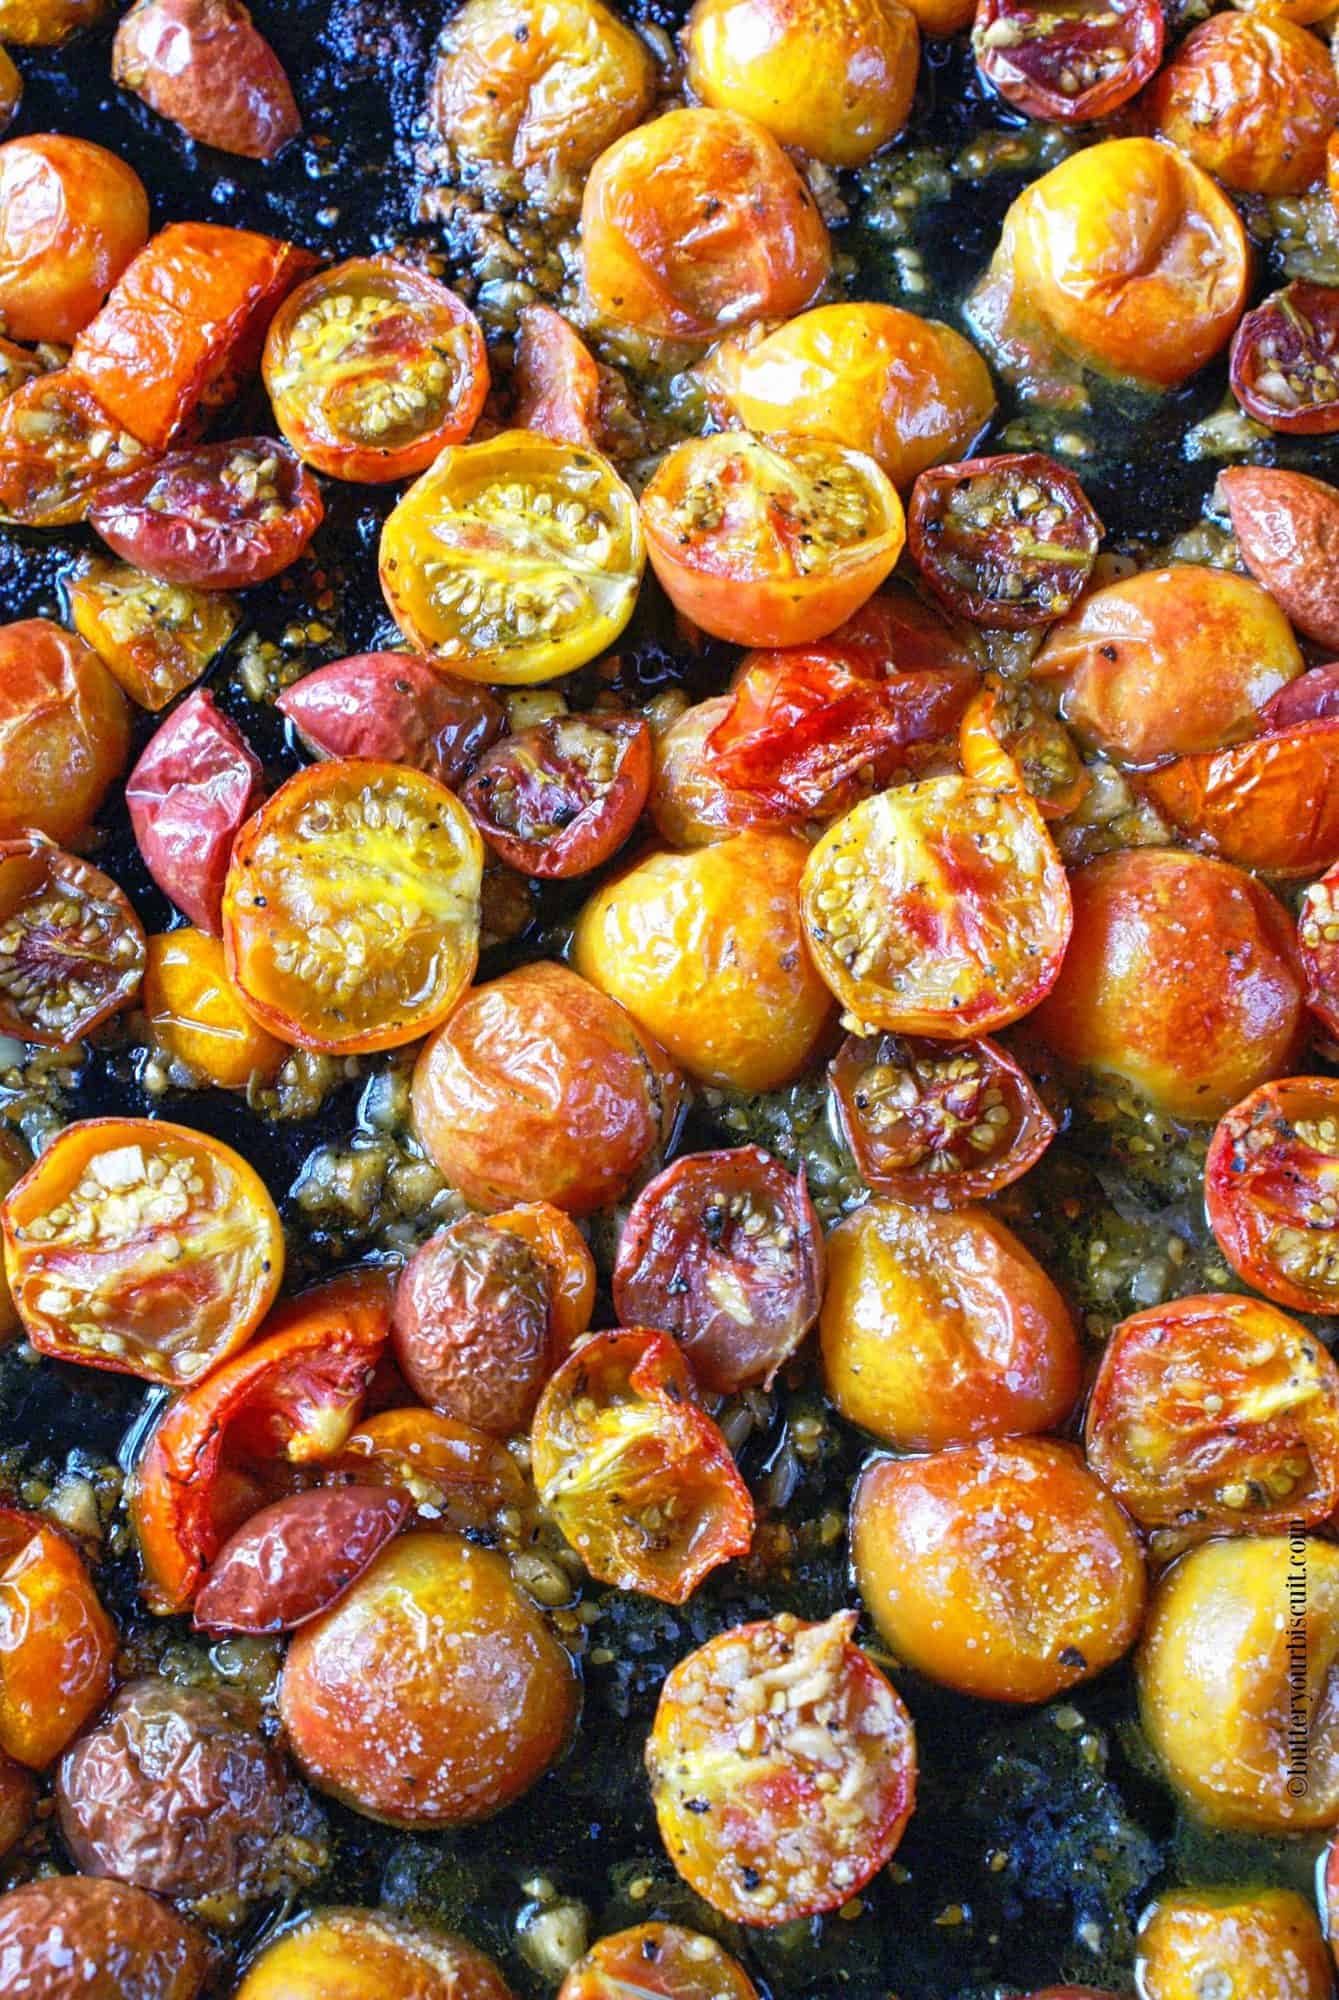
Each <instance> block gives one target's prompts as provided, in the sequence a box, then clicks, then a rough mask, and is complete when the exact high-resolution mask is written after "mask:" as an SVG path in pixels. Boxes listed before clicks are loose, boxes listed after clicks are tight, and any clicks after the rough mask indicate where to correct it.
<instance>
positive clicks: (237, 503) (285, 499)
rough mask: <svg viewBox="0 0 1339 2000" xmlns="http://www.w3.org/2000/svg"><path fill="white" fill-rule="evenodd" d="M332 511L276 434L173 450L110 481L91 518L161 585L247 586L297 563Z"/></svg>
mask: <svg viewBox="0 0 1339 2000" xmlns="http://www.w3.org/2000/svg"><path fill="white" fill-rule="evenodd" d="M324 516H325V506H324V503H323V501H322V499H321V492H320V488H319V487H318V486H317V484H316V481H315V480H314V479H313V478H312V476H311V474H310V473H309V472H308V471H307V470H306V469H305V467H304V466H303V465H301V464H300V462H299V461H298V459H297V458H296V457H295V456H294V455H293V453H292V452H291V451H289V450H288V449H287V447H286V446H284V445H281V444H276V443H275V441H274V440H273V439H272V438H261V437H253V438H229V439H228V440H227V442H226V443H223V444H205V445H192V446H191V447H189V448H188V449H187V450H184V451H177V452H170V453H169V454H168V456H167V457H166V458H160V459H157V460H156V461H154V462H153V463H152V464H149V465H146V466H144V467H143V468H142V469H141V470H140V471H138V472H128V473H126V474H125V475H124V476H123V477H122V478H120V479H118V480H115V481H114V482H113V483H112V484H111V485H110V486H105V487H103V489H102V491H101V492H100V493H98V495H97V496H96V498H95V499H94V501H93V504H92V506H91V508H90V509H89V517H88V518H89V521H90V523H91V524H92V526H93V527H94V529H95V530H96V531H97V533H98V534H99V535H101V537H102V539H103V541H104V542H106V544H107V546H108V547H109V548H111V549H114V550H115V551H116V553H117V555H119V556H123V557H124V558H125V560H126V561H127V562H131V563H134V564H136V565H137V567H138V568H140V569H144V570H147V571H148V573H149V575H150V576H155V577H157V578H158V579H159V581H160V582H163V583H178V584H190V585H193V586H195V587H196V588H197V589H201V590H244V589H246V588H248V587H249V586H250V585H252V584H257V583H268V582H269V581H270V579H271V578H272V577H276V576H278V575H280V574H281V573H282V571H284V570H286V569H290V568H291V567H292V565H293V564H294V563H295V562H296V561H297V559H298V557H299V556H300V555H301V554H302V552H303V550H304V549H305V548H306V547H307V544H308V543H309V542H310V541H311V538H312V536H313V535H314V534H315V533H316V530H317V529H318V528H319V527H320V525H321V522H322V520H323V518H324Z"/></svg>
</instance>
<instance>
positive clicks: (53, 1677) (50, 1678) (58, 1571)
mask: <svg viewBox="0 0 1339 2000" xmlns="http://www.w3.org/2000/svg"><path fill="white" fill-rule="evenodd" d="M116 1644H117V1639H116V1627H115V1626H114V1625H113V1624H112V1622H111V1619H110V1618H109V1617H108V1616H107V1614H106V1612H105V1611H104V1610H103V1608H102V1605H101V1603H100V1602H99V1600H98V1594H97V1592H96V1591H95V1590H94V1588H93V1585H92V1583H91V1581H90V1580H89V1575H88V1572H87V1570H86V1569H85V1568H84V1565H83V1562H82V1561H81V1559H80V1557H79V1556H78V1554H77V1553H76V1552H75V1549H74V1547H73V1545H72V1544H71V1543H70V1542H68V1541H67V1540H66V1539H65V1537H64V1535H62V1534H60V1533H59V1532H58V1531H57V1530H56V1529H55V1528H53V1527H51V1526H49V1524H48V1523H47V1522H45V1521H43V1520H41V1519H40V1518H39V1517H38V1516H37V1515H36V1514H24V1513H21V1512H20V1511H19V1510H18V1508H16V1507H0V1750H3V1751H4V1753H5V1755H6V1756H7V1757H13V1758H14V1759H15V1760H16V1762H18V1763H20V1764H24V1765H26V1766H27V1767H28V1768H29V1769H30V1770H33V1771H41V1770H45V1768H46V1766H47V1765H48V1764H50V1763H52V1762H53V1760H54V1759H55V1758H57V1757H59V1755H60V1753H61V1751H62V1750H63V1749H64V1748H65V1746H66V1744H67V1743H68V1742H69V1741H70V1738H71V1737H72V1736H74V1735H75V1734H76V1733H77V1731H78V1730H80V1729H81V1728H82V1727H83V1725H84V1723H85V1722H87V1721H88V1718H89V1717H90V1715H92V1714H94V1713H95V1711H96V1710H97V1709H99V1708H101V1706H102V1704H103V1702H104V1701H105V1700H106V1699H107V1696H108V1693H109V1692H110V1690H111V1684H112V1663H113V1660H114V1658H115V1655H116ZM2 1962H3V1960H0V1963H2Z"/></svg>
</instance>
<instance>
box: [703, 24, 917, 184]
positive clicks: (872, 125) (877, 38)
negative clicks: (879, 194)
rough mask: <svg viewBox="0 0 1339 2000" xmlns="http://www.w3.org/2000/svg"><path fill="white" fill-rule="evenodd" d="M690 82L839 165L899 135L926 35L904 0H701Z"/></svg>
mask: <svg viewBox="0 0 1339 2000" xmlns="http://www.w3.org/2000/svg"><path fill="white" fill-rule="evenodd" d="M684 45H685V48H686V50H687V54H688V82H689V85H690V86H691V88H692V90H693V92H694V94H695V95H696V96H697V97H699V98H701V100H702V102H703V103H704V104H710V105H713V106H714V107H715V108H716V109H717V110H718V111H739V112H743V113H744V115H745V116H746V117H749V118H753V119H756V120H757V122H758V124H760V125H764V126H766V128H767V130H768V131H769V132H770V133H771V134H772V137H773V138H774V139H779V140H780V141H781V144H782V145H783V146H791V147H794V148H796V149H797V150H798V151H799V152H802V153H811V154H812V155H813V156H814V158H815V159H819V160H826V161H828V162H829V163H830V164H831V165H832V166H835V167H859V166H863V165H864V163H865V161H866V160H868V159H869V158H870V157H871V155H872V154H874V153H877V152H878V151H879V149H880V147H882V146H886V145H887V144H888V143H889V141H890V140H892V139H895V138H896V137H897V135H898V133H899V132H900V131H901V130H902V127H903V126H904V125H905V124H906V122H907V116H908V114H909V112H910V110H911V100H912V98H913V97H914V96H915V93H916V74H917V68H918V57H919V53H920V36H919V34H918V32H917V28H916V16H915V14H914V13H912V12H911V10H910V9H909V8H907V7H904V6H902V5H900V4H899V0H854V3H853V4H852V0H848V4H846V5H844V6H842V7H841V8H839V9H838V10H837V11H836V12H835V14H834V13H833V12H831V11H829V10H828V9H827V8H824V7H821V6H816V5H814V4H813V0H697V4H696V5H695V6H694V8H693V11H692V13H691V14H690V15H689V17H688V22H687V25H686V27H685V29H684Z"/></svg>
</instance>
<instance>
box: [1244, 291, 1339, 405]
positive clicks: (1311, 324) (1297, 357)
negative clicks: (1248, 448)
mask: <svg viewBox="0 0 1339 2000" xmlns="http://www.w3.org/2000/svg"><path fill="white" fill-rule="evenodd" d="M1231 374H1232V393H1233V395H1234V396H1235V397H1236V399H1237V401H1238V402H1239V403H1240V404H1241V407H1242V408H1243V410H1245V412H1246V414H1247V416H1249V417H1254V418H1255V421H1256V422H1257V423H1258V424H1264V425H1266V426H1267V427H1268V429H1270V430H1272V431H1286V432H1295V433H1297V434H1298V435H1301V436H1304V437H1313V436H1317V435H1323V434H1328V433H1329V432H1331V431H1337V430H1339V286H1335V285H1312V284H1306V283H1304V282H1303V281H1302V280H1300V279H1299V280H1296V281H1294V283H1292V284H1291V285H1285V286H1284V288H1283V290H1282V291H1281V292H1272V293H1271V294H1270V296H1269V297H1268V298H1267V299H1266V300H1265V301H1264V302H1263V304H1261V305H1258V306H1256V307H1255V309H1254V311H1252V312H1248V313H1247V315H1246V317H1245V318H1244V319H1243V320H1242V322H1241V324H1240V326H1239V327H1238V328H1237V331H1236V334H1235V336H1234V338H1233V341H1232V369H1231Z"/></svg>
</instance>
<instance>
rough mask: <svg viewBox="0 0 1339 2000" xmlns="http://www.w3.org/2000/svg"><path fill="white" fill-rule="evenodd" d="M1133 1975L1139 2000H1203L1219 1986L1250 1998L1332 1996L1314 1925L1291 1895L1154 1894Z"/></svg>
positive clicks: (1328, 1963)
mask: <svg viewBox="0 0 1339 2000" xmlns="http://www.w3.org/2000/svg"><path fill="white" fill-rule="evenodd" d="M1134 1976H1135V1983H1136V1987H1137V1990H1138V1991H1139V1992H1140V1993H1141V1994H1143V1996H1144V2000H1202V1996H1203V1995H1204V1994H1206V1993H1212V1992H1214V1990H1215V1988H1218V1987H1222V1988H1223V1989H1224V1991H1225V1992H1229V1993H1230V1992H1234V1991H1236V1992H1245V1993H1249V1994H1251V1995H1252V2000H1330V1995H1331V1994H1332V1993H1333V1991H1334V1962H1333V1960H1332V1959H1331V1957H1330V1954H1329V1950H1328V1949H1327V1947H1326V1943H1325V1939H1324V1938H1323V1937H1322V1935H1321V1929H1320V1925H1319V1924H1318V1923H1317V1922H1316V1918H1315V1913H1314V1911H1313V1910H1312V1908H1311V1906H1310V1904H1309V1903H1306V1902H1304V1901H1303V1899H1302V1898H1301V1897H1300V1896H1299V1895H1298V1894H1297V1892H1296V1891H1295V1890H1293V1889H1259V1890H1255V1891H1253V1892H1252V1891H1247V1890H1244V1889H1193V1890H1187V1889H1177V1890H1172V1891H1170V1892H1168V1893H1167V1894H1164V1895H1161V1896H1159V1897H1158V1898H1157V1900H1156V1901H1155V1902H1153V1903H1150V1904H1149V1906H1148V1908H1147V1909H1146V1910H1145V1911H1144V1914H1143V1916H1142V1917H1141V1918H1140V1920H1139V1933H1138V1940H1137V1943H1136V1947H1135V1973H1134ZM1225 1982H1226V1984H1225Z"/></svg>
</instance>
